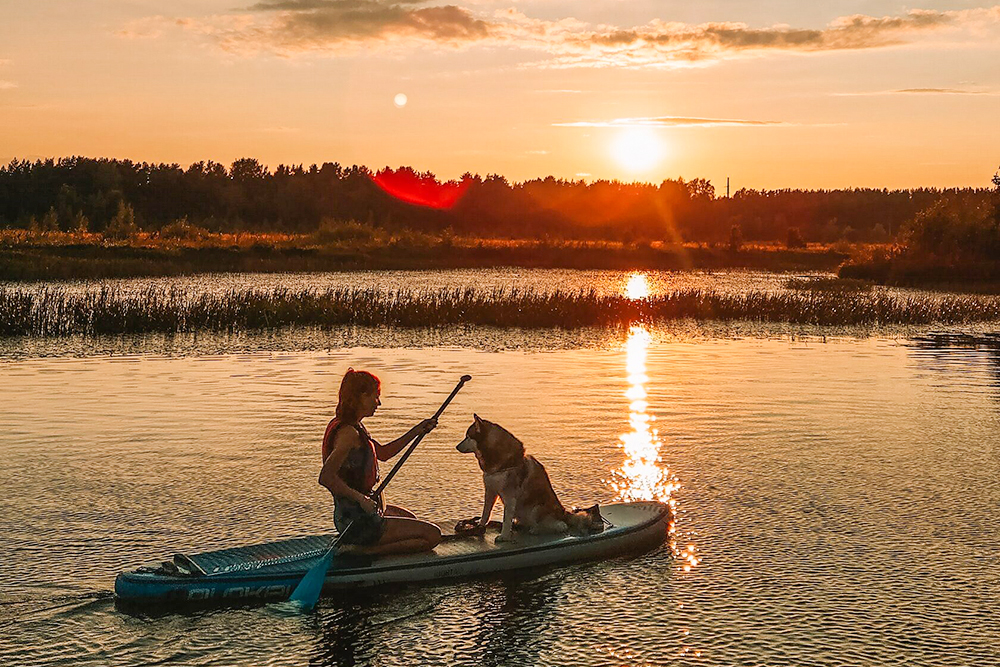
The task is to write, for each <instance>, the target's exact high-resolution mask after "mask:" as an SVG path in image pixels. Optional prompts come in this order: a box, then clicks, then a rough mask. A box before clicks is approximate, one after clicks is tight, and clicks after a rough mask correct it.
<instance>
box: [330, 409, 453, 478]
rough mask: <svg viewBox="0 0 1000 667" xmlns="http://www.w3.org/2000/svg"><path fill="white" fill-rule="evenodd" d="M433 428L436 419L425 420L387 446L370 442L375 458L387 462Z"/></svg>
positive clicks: (435, 424) (373, 441)
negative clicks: (373, 447)
mask: <svg viewBox="0 0 1000 667" xmlns="http://www.w3.org/2000/svg"><path fill="white" fill-rule="evenodd" d="M435 426H437V420H436V419H425V420H423V421H422V422H420V423H419V424H417V425H416V426H414V427H413V428H411V429H410V430H409V431H407V432H406V433H404V434H403V435H401V436H399V437H398V438H396V439H395V440H393V441H392V442H390V443H388V444H385V445H383V444H381V443H379V442H376V441H375V440H372V444H373V445H375V456H376V457H378V460H379V461H388V460H389V459H391V458H392V457H393V456H395V455H396V454H399V453H400V452H401V451H403V447H406V446H407V445H408V444H410V441H412V440H413V439H414V438H416V437H417V436H418V435H423V434H425V433H430V432H431V431H433V430H434V427H435ZM331 456H332V455H331ZM338 469H339V468H338Z"/></svg>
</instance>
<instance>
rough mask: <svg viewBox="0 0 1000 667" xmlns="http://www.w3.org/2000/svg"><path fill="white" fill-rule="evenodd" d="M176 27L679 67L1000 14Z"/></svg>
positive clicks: (284, 41)
mask: <svg viewBox="0 0 1000 667" xmlns="http://www.w3.org/2000/svg"><path fill="white" fill-rule="evenodd" d="M179 23H181V24H182V25H183V26H184V27H185V28H186V29H188V30H192V31H195V32H197V33H200V34H202V35H206V36H208V37H209V38H210V39H212V40H213V41H214V42H215V43H216V44H217V45H219V46H220V47H221V48H223V49H225V50H227V51H230V52H234V53H241V54H254V53H260V52H269V53H274V54H277V55H281V56H294V55H297V54H308V53H321V54H329V55H335V56H336V55H344V54H355V53H358V52H359V51H360V49H362V48H364V49H382V50H399V49H407V48H427V47H437V48H447V49H456V48H468V47H472V46H484V47H504V48H509V49H516V50H521V51H526V52H531V53H535V54H537V55H538V58H537V60H536V61H535V62H533V63H532V66H535V67H556V68H565V67H633V68H637V67H683V66H694V65H704V64H711V63H714V62H718V61H721V60H727V59H732V58H745V57H754V56H761V55H764V54H767V53H821V52H833V51H850V50H862V49H873V48H884V47H890V46H900V45H906V44H912V43H916V42H918V41H920V40H923V39H928V38H930V37H932V36H938V37H941V36H947V35H949V34H950V35H952V36H953V37H954V38H955V39H954V40H953V41H955V42H956V43H958V42H961V43H973V42H974V41H975V40H976V39H978V40H979V41H980V42H982V43H987V44H992V43H994V42H995V38H996V36H997V35H996V34H995V33H996V28H997V27H998V26H1000V5H998V6H995V7H991V8H980V9H967V10H959V11H935V10H923V9H916V10H912V11H909V12H906V13H905V14H902V15H899V16H883V17H873V16H865V15H853V16H844V17H841V18H838V19H836V20H834V21H833V22H831V23H830V24H829V25H827V26H825V27H823V28H795V27H791V26H787V25H774V26H770V27H762V28H755V27H751V26H749V25H747V24H745V23H726V22H717V23H702V24H688V23H679V22H667V21H662V20H659V19H657V20H653V21H650V22H649V23H647V24H645V25H642V26H636V27H621V26H613V25H592V24H587V23H583V22H581V21H578V20H576V19H573V18H564V19H560V20H542V19H535V18H531V17H529V16H527V15H525V14H524V13H522V12H520V11H519V10H517V9H513V8H512V9H505V10H501V11H496V12H493V13H492V14H478V13H476V12H475V11H474V10H473V9H472V8H470V7H469V6H458V5H454V4H446V5H440V4H432V2H430V1H428V0H261V1H260V2H257V3H256V4H253V5H250V6H249V7H246V8H245V9H244V10H242V11H241V12H240V13H238V14H229V15H221V16H215V17H208V18H204V19H182V20H181V21H180V22H179ZM140 28H141V26H140ZM148 30H149V28H147V31H148ZM141 34H145V33H143V32H142V30H141V29H137V28H136V27H133V28H131V29H127V30H124V31H122V36H126V35H141ZM366 52H367V51H366Z"/></svg>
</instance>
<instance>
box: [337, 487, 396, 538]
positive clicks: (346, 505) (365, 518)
mask: <svg viewBox="0 0 1000 667" xmlns="http://www.w3.org/2000/svg"><path fill="white" fill-rule="evenodd" d="M333 523H334V524H335V525H336V526H337V530H338V531H339V532H340V534H341V535H343V536H344V537H343V539H342V540H341V542H342V543H343V544H353V545H356V546H359V547H370V546H372V545H374V544H378V541H379V540H381V539H382V533H384V532H385V519H383V518H382V517H381V516H380V515H378V514H369V513H368V512H366V511H364V510H363V509H361V505H359V504H357V503H356V502H354V501H353V500H351V499H350V498H345V497H343V496H337V497H335V498H334V502H333Z"/></svg>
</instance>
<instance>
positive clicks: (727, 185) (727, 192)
mask: <svg viewBox="0 0 1000 667" xmlns="http://www.w3.org/2000/svg"><path fill="white" fill-rule="evenodd" d="M726 199H729V177H728V176H726Z"/></svg>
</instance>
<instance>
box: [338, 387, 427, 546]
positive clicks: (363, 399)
mask: <svg viewBox="0 0 1000 667" xmlns="http://www.w3.org/2000/svg"><path fill="white" fill-rule="evenodd" d="M380 395H381V382H379V379H378V378H377V377H375V376H374V375H372V374H371V373H369V372H367V371H356V370H354V369H353V368H350V369H348V370H347V374H346V375H344V379H343V381H341V383H340V396H339V400H338V402H337V413H336V415H337V416H336V417H335V418H334V419H333V420H332V421H331V422H330V425H329V426H327V427H326V435H324V436H323V470H322V471H320V474H319V483H320V484H322V485H323V486H325V487H326V488H327V489H329V490H330V493H332V494H333V501H334V515H333V518H334V523H336V525H337V530H339V531H340V532H341V534H342V535H344V537H343V539H342V540H341V544H350V545H354V546H355V547H357V551H358V552H361V553H366V554H401V553H412V552H417V551H429V550H430V549H433V548H434V547H435V546H437V544H438V543H439V542H440V541H441V529H440V528H438V527H437V526H436V525H434V524H433V523H430V522H427V521H421V520H419V519H417V518H415V517H414V516H413V514H412V513H411V512H409V511H408V510H405V509H403V508H401V507H395V506H393V505H388V506H384V503H383V501H382V498H381V497H379V498H374V499H373V498H371V497H370V494H371V492H372V489H374V487H375V484H376V483H377V482H378V461H388V460H389V459H391V458H392V457H393V456H395V455H396V454H398V453H399V452H400V451H401V450H402V449H403V448H404V447H406V446H407V445H408V444H410V442H411V441H412V440H413V439H414V438H416V437H417V436H418V435H422V434H424V433H429V432H430V431H431V430H432V429H433V428H434V427H435V426H437V420H436V419H425V420H424V421H422V422H420V423H419V424H417V425H416V426H414V427H413V428H411V429H410V430H409V431H407V432H406V433H405V434H404V435H403V436H401V437H399V438H396V439H395V440H393V441H392V442H390V443H388V444H386V445H383V444H381V443H379V442H378V441H376V440H375V439H373V438H372V437H371V435H369V434H368V430H367V429H365V427H364V425H362V423H361V420H363V419H364V418H365V417H371V416H372V415H373V414H375V410H376V409H378V406H380V405H381V404H382V401H381V400H379V399H380ZM380 510H381V512H380Z"/></svg>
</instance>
